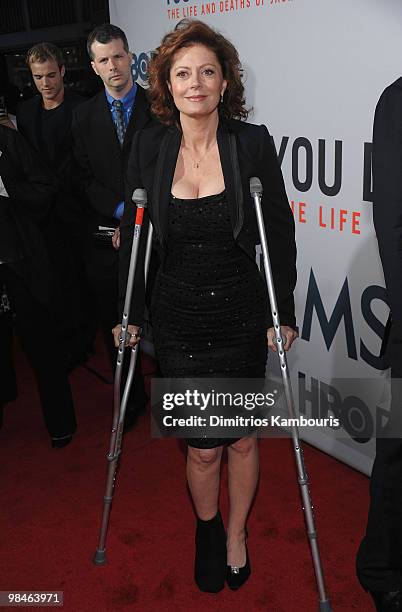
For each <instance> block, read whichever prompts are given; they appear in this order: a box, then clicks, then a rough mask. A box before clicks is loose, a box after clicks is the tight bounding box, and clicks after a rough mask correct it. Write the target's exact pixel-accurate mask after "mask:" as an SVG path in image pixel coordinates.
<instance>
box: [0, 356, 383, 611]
mask: <svg viewBox="0 0 402 612" xmlns="http://www.w3.org/2000/svg"><path fill="white" fill-rule="evenodd" d="M144 361H145V360H144ZM18 363H19V372H18V382H19V392H20V395H19V399H18V401H17V402H14V403H13V404H9V405H7V406H6V408H5V416H4V426H3V428H2V430H1V432H0V444H1V450H2V461H1V465H2V477H1V483H2V484H1V488H2V503H1V511H0V512H1V533H0V543H1V544H0V546H1V573H0V590H3V591H4V590H41V591H53V590H58V591H64V610H66V611H68V612H69V611H74V612H86V611H92V610H96V611H97V612H102V611H106V610H108V611H109V610H141V611H155V612H156V611H160V610H162V611H170V610H171V611H175V612H176V611H180V612H185V611H186V612H187V611H188V610H191V611H192V612H195V611H197V610H200V611H204V610H205V609H206V608H208V610H209V611H215V610H223V611H225V610H228V611H233V610H238V611H241V612H243V611H247V612H248V611H250V612H251V611H259V610H265V611H268V612H295V611H296V610H297V611H298V612H304V611H306V612H316V611H317V610H318V603H317V594H316V589H315V582H314V575H313V570H312V564H311V560H310V553H309V546H308V543H307V540H306V537H305V531H304V524H303V516H302V511H301V509H300V501H299V491H298V485H297V480H296V472H295V469H294V464H293V453H292V449H291V445H290V441H288V440H262V441H261V446H260V448H261V481H260V487H259V494H258V496H257V499H256V502H255V505H254V509H253V512H252V514H251V517H250V519H249V523H248V527H249V551H250V559H251V563H252V569H253V573H252V576H251V579H250V580H249V581H248V583H247V584H246V585H245V586H244V587H243V588H242V589H241V590H240V591H238V592H237V593H235V592H231V591H230V590H229V589H227V588H226V589H225V590H224V591H222V592H221V593H219V594H217V595H212V594H204V593H200V592H199V591H198V589H197V587H196V586H195V584H194V583H193V577H192V572H193V569H192V567H193V537H194V536H193V534H194V515H193V512H192V508H191V504H190V503H189V499H188V495H187V492H186V485H185V471H184V452H183V449H182V448H181V447H180V445H179V444H178V442H177V441H175V440H156V439H151V438H150V436H149V417H148V416H143V417H141V419H140V421H139V424H138V425H137V427H136V428H135V429H134V430H133V431H131V432H130V433H128V434H127V435H126V436H125V438H124V449H123V457H122V462H121V467H120V470H119V475H118V481H117V486H116V490H115V501H114V504H113V509H112V514H111V524H110V529H109V536H108V542H107V553H108V561H109V562H108V564H107V565H106V566H104V567H96V566H94V565H93V564H92V562H91V559H92V556H93V553H94V551H95V548H96V544H97V538H98V530H99V523H100V517H101V510H102V498H103V493H104V486H105V475H106V458H105V457H106V453H107V449H108V441H109V428H110V422H111V397H112V387H111V386H107V385H105V384H104V383H102V382H100V381H99V380H98V379H97V378H95V377H94V376H93V375H92V374H90V373H89V372H88V371H87V370H85V369H83V368H79V369H78V370H76V371H75V372H74V374H73V375H72V384H73V391H74V397H75V400H76V408H77V415H78V421H79V429H78V432H77V434H76V436H75V438H74V440H73V442H72V443H71V444H70V445H69V446H68V447H66V448H64V449H51V448H50V444H49V440H48V437H47V432H46V430H45V427H44V425H43V422H42V417H41V413H40V408H39V403H38V398H37V394H36V388H35V387H34V385H33V380H32V374H31V371H30V369H29V368H28V367H27V365H26V363H25V361H24V359H22V358H21V359H20V358H19V359H18ZM91 364H92V365H93V366H94V367H96V368H97V369H100V370H101V369H102V367H103V369H104V370H103V371H104V373H105V374H108V373H107V371H105V367H106V366H105V365H104V360H103V356H102V351H100V354H99V355H98V356H97V357H96V358H94V359H93V360H92V362H91ZM150 366H151V364H149V363H146V364H145V366H144V367H145V368H147V367H148V368H149V367H150ZM305 459H306V465H307V469H308V472H309V476H310V481H311V490H312V496H313V500H314V504H315V507H316V522H317V528H318V534H319V541H320V546H321V552H322V558H323V563H324V569H325V573H326V580H327V586H328V591H329V593H330V597H331V601H332V606H333V609H334V612H336V611H344V612H346V611H352V610H353V611H356V610H357V611H361V612H368V611H369V610H372V609H373V608H372V606H371V603H370V601H369V599H368V598H367V596H366V594H365V593H364V592H363V591H362V590H361V589H360V587H359V585H358V583H357V580H356V578H355V574H354V557H355V553H356V548H357V546H358V543H359V541H360V538H361V536H362V533H363V530H364V525H365V520H366V512H367V504H368V480H367V478H366V477H365V476H363V475H361V474H359V473H358V472H355V471H354V470H352V469H350V468H348V467H346V466H345V465H343V464H342V463H340V462H338V461H336V460H334V459H332V458H331V457H329V456H327V455H325V454H323V453H321V452H319V451H317V450H315V449H314V448H312V447H309V446H307V445H305ZM225 482H226V474H225V468H224V475H223V484H225ZM222 490H223V491H225V487H223V488H222ZM221 508H222V513H223V515H224V516H225V515H226V510H227V500H226V495H222V501H221Z"/></svg>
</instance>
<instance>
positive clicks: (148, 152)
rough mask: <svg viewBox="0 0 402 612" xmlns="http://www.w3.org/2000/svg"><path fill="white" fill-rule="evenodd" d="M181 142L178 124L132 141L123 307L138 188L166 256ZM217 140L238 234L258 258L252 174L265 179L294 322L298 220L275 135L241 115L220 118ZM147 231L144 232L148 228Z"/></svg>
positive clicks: (274, 246) (266, 207) (283, 289)
mask: <svg viewBox="0 0 402 612" xmlns="http://www.w3.org/2000/svg"><path fill="white" fill-rule="evenodd" d="M232 135H233V136H234V138H233V136H232ZM180 142H181V132H180V131H179V129H178V128H176V127H169V128H168V127H166V126H163V125H160V124H156V123H154V124H152V125H150V126H149V127H148V128H147V129H144V130H142V131H141V132H140V133H139V134H138V135H137V136H136V138H135V141H134V143H133V148H132V151H131V155H130V160H129V164H128V170H127V194H126V195H127V197H126V205H125V211H124V215H123V219H122V223H121V226H120V228H121V246H120V251H119V256H120V303H121V306H122V303H123V301H124V294H125V287H126V279H127V274H128V266H129V259H130V249H131V242H132V236H133V222H134V218H135V211H134V205H133V203H132V201H131V195H132V193H133V190H134V189H136V188H137V187H143V188H144V189H146V191H147V194H148V211H149V216H150V218H151V221H152V224H153V227H154V230H155V237H156V241H157V243H158V244H159V247H160V250H161V257H162V259H163V253H164V251H165V250H166V245H167V232H168V203H169V198H170V193H171V186H172V181H173V176H174V171H175V167H176V161H177V156H178V153H179V148H180ZM217 142H218V148H219V153H220V159H221V164H222V171H223V176H224V181H225V189H226V194H227V198H228V202H229V206H230V212H231V220H232V228H233V236H234V238H235V240H236V242H237V243H238V244H239V246H240V247H241V248H242V249H243V250H244V251H245V252H246V253H247V255H248V256H249V257H250V258H251V259H252V260H253V261H255V245H256V244H258V243H259V242H260V240H259V235H258V227H257V222H256V217H255V212H254V204H253V201H252V198H251V195H250V185H249V181H250V178H251V177H253V176H257V177H259V178H260V180H261V183H262V186H263V198H262V208H263V215H264V220H265V226H266V232H267V239H268V243H269V253H270V259H271V265H272V270H273V275H274V283H275V288H276V295H277V301H278V308H279V314H280V319H281V324H283V325H289V326H291V327H295V325H296V320H295V313H294V299H293V291H294V287H295V283H296V246H295V238H294V220H293V215H292V212H291V209H290V207H289V203H288V200H287V196H286V192H285V186H284V182H283V178H282V173H281V170H280V167H279V164H278V159H277V156H276V152H275V148H274V145H273V142H272V139H271V138H270V135H269V133H268V130H267V128H266V127H265V126H263V125H262V126H257V125H252V124H249V123H244V122H242V121H236V120H231V121H224V120H221V121H220V123H219V127H218V132H217ZM234 147H235V148H236V151H237V156H236V154H235V151H234ZM236 158H237V159H236ZM237 160H238V161H237ZM158 168H159V171H158V170H157V169H158ZM144 236H145V232H143V237H144ZM144 248H145V240H142V244H141V252H140V255H141V257H143V254H144ZM142 268H143V266H142V265H141V264H140V263H139V266H138V268H137V275H136V289H135V294H134V295H135V299H134V300H133V305H132V309H131V313H130V321H131V322H132V323H136V324H140V323H142V320H143V310H144V286H143V282H144V281H143V274H142ZM271 325H272V319H271V316H270V315H269V316H268V317H267V326H271Z"/></svg>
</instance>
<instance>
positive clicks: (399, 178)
mask: <svg viewBox="0 0 402 612" xmlns="http://www.w3.org/2000/svg"><path fill="white" fill-rule="evenodd" d="M373 191H374V199H373V220H374V227H375V230H376V234H377V240H378V246H379V251H380V257H381V262H382V266H383V269H384V277H385V284H386V288H387V294H388V300H389V305H390V308H391V313H390V319H389V321H388V325H387V330H386V336H385V337H384V343H383V350H384V349H385V345H386V343H387V339H388V334H389V330H390V327H391V320H392V336H393V338H395V339H396V340H397V342H398V343H399V345H400V346H401V345H402V77H401V78H399V79H397V80H396V81H395V82H394V83H392V85H390V86H389V87H387V88H386V89H385V91H384V92H383V93H382V95H381V97H380V99H379V102H378V104H377V108H376V111H375V117H374V129H373ZM387 332H388V333H387ZM394 344H395V343H394ZM399 353H401V349H399ZM393 361H394V362H395V359H394V360H393ZM398 361H399V362H400V363H402V355H399V356H398Z"/></svg>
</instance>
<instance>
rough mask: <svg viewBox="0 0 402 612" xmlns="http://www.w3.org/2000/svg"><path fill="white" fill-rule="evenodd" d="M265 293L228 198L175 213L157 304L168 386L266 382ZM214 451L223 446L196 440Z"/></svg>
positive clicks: (174, 207)
mask: <svg viewBox="0 0 402 612" xmlns="http://www.w3.org/2000/svg"><path fill="white" fill-rule="evenodd" d="M266 312H267V291H266V287H265V285H264V280H263V278H262V277H261V274H260V272H259V270H258V268H257V265H256V263H255V262H253V261H252V260H251V259H250V258H249V257H248V256H247V255H246V253H245V252H244V251H243V250H242V249H241V248H240V247H239V246H238V245H237V244H236V242H235V240H234V237H233V232H232V226H231V220H230V212H229V207H228V203H227V201H226V198H225V192H223V193H220V194H217V195H212V196H207V197H204V198H197V199H191V200H184V199H180V198H176V197H174V196H172V198H171V201H170V205H169V229H168V241H167V255H166V258H165V261H164V265H163V267H162V268H161V269H160V270H159V272H158V275H157V279H156V282H155V288H154V293H153V299H152V324H153V332H154V344H155V350H156V355H157V358H158V361H159V366H160V369H161V372H162V374H163V376H164V377H168V378H211V377H213V378H263V377H264V374H265V364H266V359H267V341H266V325H265V319H266ZM188 442H189V444H191V445H193V446H198V447H204V448H205V447H209V448H212V447H215V446H219V445H221V444H222V443H223V441H222V439H218V438H209V439H208V440H204V439H203V440H199V439H198V438H197V439H192V440H188Z"/></svg>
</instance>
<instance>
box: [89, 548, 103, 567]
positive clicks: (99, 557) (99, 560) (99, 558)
mask: <svg viewBox="0 0 402 612" xmlns="http://www.w3.org/2000/svg"><path fill="white" fill-rule="evenodd" d="M92 561H93V563H94V564H95V565H105V563H106V553H105V551H104V550H97V551H96V553H95V555H94V558H93V559H92Z"/></svg>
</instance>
